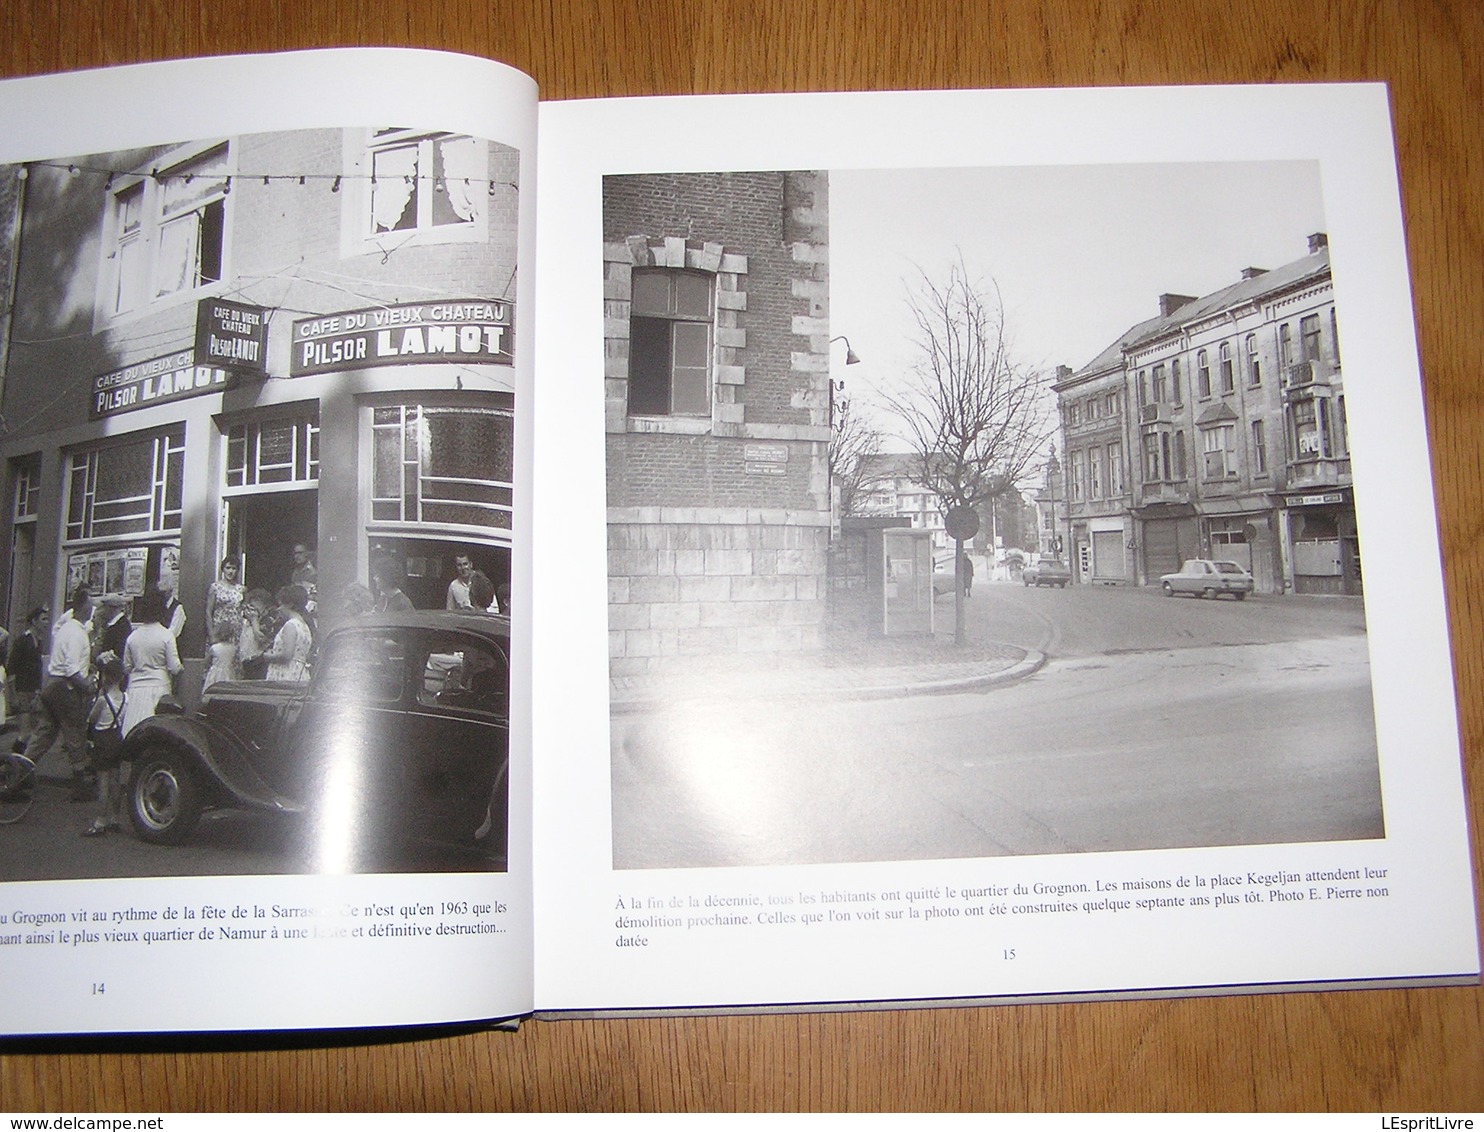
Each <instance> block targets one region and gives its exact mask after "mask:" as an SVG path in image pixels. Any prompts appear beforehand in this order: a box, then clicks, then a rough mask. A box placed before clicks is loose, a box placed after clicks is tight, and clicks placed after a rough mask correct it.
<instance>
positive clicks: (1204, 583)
mask: <svg viewBox="0 0 1484 1132" xmlns="http://www.w3.org/2000/svg"><path fill="white" fill-rule="evenodd" d="M1159 584H1160V587H1161V588H1162V589H1163V590H1164V591H1165V593H1166V594H1168V595H1169V596H1171V597H1173V596H1174V595H1175V594H1192V595H1194V596H1195V597H1216V596H1217V595H1218V594H1231V595H1232V597H1234V598H1236V599H1237V600H1238V601H1242V600H1243V599H1245V598H1246V596H1247V595H1248V594H1250V593H1251V592H1252V575H1251V574H1249V573H1248V572H1247V571H1246V570H1245V569H1243V568H1242V567H1241V566H1239V565H1238V564H1237V563H1235V562H1223V561H1219V560H1216V561H1213V560H1211V559H1209V558H1192V559H1190V560H1189V561H1188V562H1186V563H1185V565H1183V566H1181V567H1180V571H1179V573H1177V574H1165V575H1164V576H1163V577H1161V578H1160V580H1159Z"/></svg>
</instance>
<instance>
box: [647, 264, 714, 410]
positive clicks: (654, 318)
mask: <svg viewBox="0 0 1484 1132" xmlns="http://www.w3.org/2000/svg"><path fill="white" fill-rule="evenodd" d="M712 283H713V277H712V276H711V275H708V274H706V273H705V272H701V271H683V270H679V269H674V268H644V269H636V270H635V271H634V275H633V309H632V314H631V318H630V322H629V412H630V413H634V414H636V415H646V416H648V415H654V416H671V415H674V416H694V417H702V416H707V415H709V414H710V412H711V293H712Z"/></svg>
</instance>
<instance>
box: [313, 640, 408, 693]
mask: <svg viewBox="0 0 1484 1132" xmlns="http://www.w3.org/2000/svg"><path fill="white" fill-rule="evenodd" d="M405 652H406V650H405V649H404V648H403V645H402V642H401V641H400V640H398V639H397V638H396V637H394V636H391V635H388V634H381V633H341V634H338V635H336V636H335V637H334V638H332V639H331V642H330V647H329V648H328V649H327V650H326V652H325V655H324V657H322V658H321V660H320V664H319V668H318V670H317V673H316V686H317V688H318V691H319V694H320V695H322V696H329V697H333V698H335V699H347V698H353V699H358V700H365V701H369V702H371V703H395V702H396V701H397V700H400V699H401V698H402V689H403V687H404V686H405V684H406V680H407V662H406V655H405Z"/></svg>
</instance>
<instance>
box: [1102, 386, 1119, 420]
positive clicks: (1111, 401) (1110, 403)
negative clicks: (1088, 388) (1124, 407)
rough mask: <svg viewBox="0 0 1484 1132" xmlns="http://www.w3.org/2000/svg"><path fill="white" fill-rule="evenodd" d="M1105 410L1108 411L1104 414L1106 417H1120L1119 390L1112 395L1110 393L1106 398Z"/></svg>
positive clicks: (1104, 401)
mask: <svg viewBox="0 0 1484 1132" xmlns="http://www.w3.org/2000/svg"><path fill="white" fill-rule="evenodd" d="M1103 408H1104V409H1105V410H1106V412H1105V413H1104V415H1105V416H1109V417H1116V416H1117V415H1118V391H1117V390H1114V391H1113V392H1112V393H1109V394H1108V396H1107V397H1106V398H1104V400H1103Z"/></svg>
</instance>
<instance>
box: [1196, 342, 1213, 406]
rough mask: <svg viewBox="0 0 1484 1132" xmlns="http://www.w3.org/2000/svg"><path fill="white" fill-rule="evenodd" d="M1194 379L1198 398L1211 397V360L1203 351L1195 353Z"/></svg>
mask: <svg viewBox="0 0 1484 1132" xmlns="http://www.w3.org/2000/svg"><path fill="white" fill-rule="evenodd" d="M1195 379H1196V387H1197V390H1198V392H1199V394H1200V396H1202V397H1209V396H1211V359H1210V358H1209V357H1207V356H1206V351H1205V350H1200V351H1198V352H1197V353H1196V356H1195Z"/></svg>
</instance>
